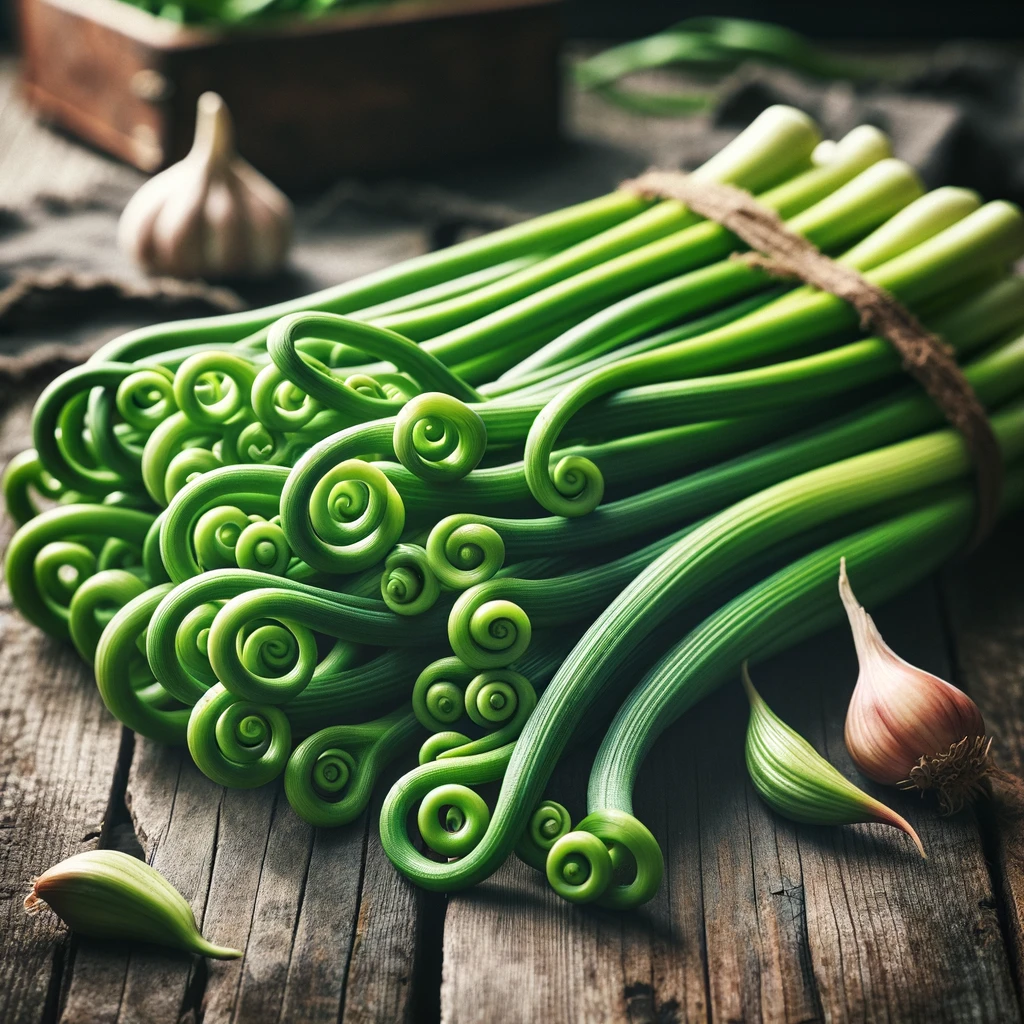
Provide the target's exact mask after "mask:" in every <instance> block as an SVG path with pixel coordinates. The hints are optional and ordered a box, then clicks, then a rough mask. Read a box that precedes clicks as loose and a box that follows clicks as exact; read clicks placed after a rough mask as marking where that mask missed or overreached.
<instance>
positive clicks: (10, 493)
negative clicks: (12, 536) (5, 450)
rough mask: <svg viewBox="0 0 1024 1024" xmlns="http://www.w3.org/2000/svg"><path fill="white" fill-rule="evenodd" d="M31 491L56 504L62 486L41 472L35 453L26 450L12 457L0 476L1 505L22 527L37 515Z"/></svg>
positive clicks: (43, 470)
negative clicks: (2, 504)
mask: <svg viewBox="0 0 1024 1024" xmlns="http://www.w3.org/2000/svg"><path fill="white" fill-rule="evenodd" d="M33 491H34V492H35V493H36V494H37V495H39V496H40V497H42V498H49V499H50V500H51V501H56V500H57V499H58V498H60V496H61V494H62V493H63V492H64V486H63V485H62V484H61V483H60V481H58V480H55V479H54V478H53V477H52V476H50V474H49V473H47V472H46V470H45V469H43V465H42V463H41V462H40V461H39V456H38V455H37V454H36V450H35V449H34V448H27V449H26V450H25V451H23V452H20V453H19V454H17V455H15V456H14V458H13V459H11V461H10V462H8V463H7V466H6V467H5V468H4V471H3V474H2V475H0V492H2V493H3V500H4V506H5V508H6V509H7V512H8V514H9V515H10V516H11V518H12V519H13V520H14V521H15V523H16V524H17V525H18V526H24V525H25V524H26V523H27V522H28V521H29V520H30V519H34V518H35V517H36V516H37V515H39V512H40V509H39V508H38V506H37V505H36V503H35V499H34V498H33V495H32V492H33Z"/></svg>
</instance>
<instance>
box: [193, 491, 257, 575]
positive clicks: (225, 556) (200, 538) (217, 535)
mask: <svg viewBox="0 0 1024 1024" xmlns="http://www.w3.org/2000/svg"><path fill="white" fill-rule="evenodd" d="M247 526H249V517H248V516H247V515H246V514H245V513H244V512H243V511H242V510H241V509H240V508H238V507H237V506H236V505H219V506H217V507H216V508H211V509H210V510H209V511H207V512H204V513H203V514H202V515H201V516H200V517H199V519H198V521H197V522H196V526H195V530H194V531H193V534H192V543H193V545H194V546H195V551H196V557H197V559H198V561H199V566H200V568H201V569H202V570H203V571H209V570H210V569H230V568H232V567H233V566H236V565H237V564H238V561H237V558H236V556H235V548H236V545H237V544H238V539H239V537H241V535H242V531H243V530H244V529H245V528H246V527H247Z"/></svg>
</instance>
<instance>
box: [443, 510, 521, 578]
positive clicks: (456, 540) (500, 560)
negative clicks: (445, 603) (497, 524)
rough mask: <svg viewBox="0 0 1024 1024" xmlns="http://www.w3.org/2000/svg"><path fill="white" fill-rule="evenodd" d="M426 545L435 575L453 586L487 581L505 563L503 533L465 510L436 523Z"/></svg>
mask: <svg viewBox="0 0 1024 1024" xmlns="http://www.w3.org/2000/svg"><path fill="white" fill-rule="evenodd" d="M426 549H427V560H428V563H429V565H430V568H431V569H432V570H433V571H434V575H435V576H436V577H437V579H438V581H439V582H440V583H441V585H442V586H444V587H448V588H449V589H450V590H466V589H467V588H469V587H472V586H474V585H475V584H477V583H484V582H486V581H487V580H489V579H490V578H491V577H492V576H493V575H494V574H495V573H496V572H497V571H498V570H499V569H500V568H501V567H502V566H503V565H504V564H505V542H504V541H503V540H502V538H501V534H499V533H498V532H497V530H494V529H492V528H491V527H490V526H486V525H485V524H483V523H478V522H476V521H475V520H474V519H473V517H472V516H469V515H464V514H457V515H452V516H447V517H446V518H444V519H442V520H441V521H440V522H439V523H437V525H435V526H434V528H433V529H432V530H431V531H430V535H429V536H428V537H427V544H426Z"/></svg>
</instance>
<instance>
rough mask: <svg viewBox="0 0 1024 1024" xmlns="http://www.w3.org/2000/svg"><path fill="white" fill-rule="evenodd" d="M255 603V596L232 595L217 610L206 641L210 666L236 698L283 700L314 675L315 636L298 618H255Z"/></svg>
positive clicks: (293, 693)
mask: <svg viewBox="0 0 1024 1024" xmlns="http://www.w3.org/2000/svg"><path fill="white" fill-rule="evenodd" d="M253 593H254V594H256V595H257V597H258V595H259V594H260V591H254V592H253ZM246 596H247V597H248V596H251V595H246ZM259 607H260V602H259V600H258V599H257V600H255V601H250V602H247V603H245V604H239V603H238V602H237V600H236V601H233V602H229V605H228V606H225V608H224V609H222V610H221V611H219V612H218V613H217V615H216V616H215V618H214V620H213V623H212V624H211V626H210V632H209V636H208V641H207V644H208V653H209V657H210V665H211V667H212V668H213V671H214V672H215V673H216V675H217V678H218V679H219V680H220V681H221V683H222V684H223V685H224V687H225V688H226V689H227V690H229V691H230V692H231V693H233V694H234V695H235V696H236V697H239V698H244V699H246V700H250V701H255V702H263V703H268V704H283V703H285V702H286V701H289V700H292V699H293V698H295V697H297V696H298V695H299V694H300V693H301V692H302V691H303V690H304V689H305V688H306V687H307V686H308V685H309V681H310V680H311V679H312V678H313V672H314V670H315V669H316V664H317V647H316V638H315V637H314V635H313V633H312V631H311V630H309V629H307V628H306V627H305V626H303V625H300V624H299V623H297V622H290V621H286V620H281V619H271V618H259V617H256V616H257V615H258V610H259ZM240 612H241V614H240ZM254 612H255V613H256V615H254V614H253V613H254Z"/></svg>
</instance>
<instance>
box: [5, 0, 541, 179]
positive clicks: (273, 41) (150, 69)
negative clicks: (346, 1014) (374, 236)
mask: <svg viewBox="0 0 1024 1024" xmlns="http://www.w3.org/2000/svg"><path fill="white" fill-rule="evenodd" d="M559 6H560V0H420V2H415V0H410V2H399V3H394V4H389V5H385V6H382V7H379V8H367V9H366V10H362V11H360V10H358V9H354V10H350V11H345V12H341V13H338V14H334V15H330V16H328V17H324V18H321V19H319V20H314V21H302V22H300V21H296V20H288V21H283V22H279V23H277V24H276V25H274V26H272V27H267V26H264V27H260V28H252V29H242V30H235V31H233V32H230V33H227V32H222V31H213V30H210V29H206V28H199V27H194V26H190V27H183V26H180V25H176V24H174V23H173V22H170V21H168V20H166V19H161V18H158V17H155V16H153V15H150V14H148V13H146V12H145V11H142V10H139V9H138V8H135V7H132V6H130V5H129V4H127V3H122V2H121V0H20V31H21V39H22V49H23V71H22V80H23V85H24V90H25V93H26V95H27V97H28V99H29V102H30V103H31V104H32V105H33V106H34V107H35V109H36V110H37V111H38V112H39V113H40V114H41V115H42V116H43V117H45V118H47V119H49V120H51V121H53V122H54V123H56V124H58V125H60V126H62V127H63V128H66V129H68V130H69V131H71V132H73V133H75V134H76V135H79V136H80V137H81V138H83V139H85V140H87V141H88V142H91V143H93V144H94V145H96V146H98V147H99V148H101V149H104V150H106V151H108V152H110V153H113V154H115V155H116V156H118V157H120V158H122V159H124V160H126V161H128V162H129V163H132V164H134V165H135V166H136V167H139V168H141V169H143V170H146V171H155V170H158V169H159V168H161V167H164V166H166V165H167V164H169V163H171V162H173V161H175V160H177V159H179V158H180V157H181V156H183V155H184V153H185V152H186V151H187V150H188V148H189V145H190V144H191V137H192V131H193V127H194V124H195V106H196V99H197V98H198V97H199V95H200V93H202V92H204V91H206V90H207V89H212V90H214V91H216V92H218V93H220V94H221V95H222V96H223V97H224V99H225V101H226V102H227V104H228V107H229V108H230V109H231V112H232V114H233V115H234V119H235V125H236V132H237V138H238V146H239V150H240V151H241V152H242V153H243V154H244V155H245V156H246V158H247V159H248V160H250V161H251V162H252V163H253V164H255V165H256V166H257V167H258V168H259V169H260V170H261V171H263V172H264V173H265V174H267V175H268V176H269V177H270V178H271V179H272V180H274V181H276V182H277V183H278V184H280V185H282V186H283V187H285V188H289V189H292V190H296V189H302V188H305V187H310V186H315V185H317V184H321V183H324V182H327V181H330V180H332V179H333V178H336V177H337V176H339V175H343V174H371V175H372V174H378V173H392V172H401V171H405V170H409V169H414V168H418V167H424V166H429V165H439V164H451V163H453V162H457V161H460V160H468V159H472V158H475V157H479V156H483V155H497V154H510V153H515V152H518V151H521V150H524V149H528V148H536V147H541V146H544V145H547V144H550V143H551V142H553V141H554V139H555V138H556V137H557V133H558V122H559V78H560V76H559V67H558V50H559V39H560V23H559V21H560V17H559V15H560V12H559V10H558V8H559Z"/></svg>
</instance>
